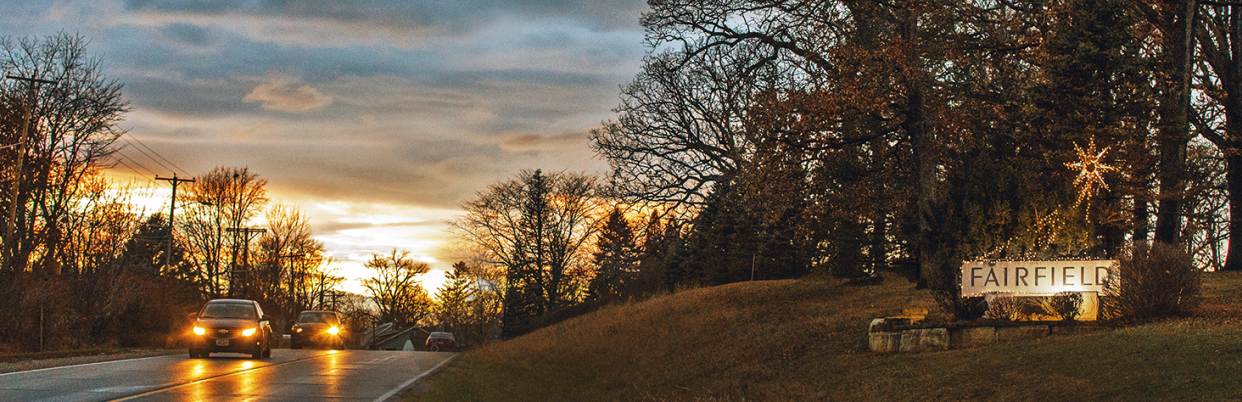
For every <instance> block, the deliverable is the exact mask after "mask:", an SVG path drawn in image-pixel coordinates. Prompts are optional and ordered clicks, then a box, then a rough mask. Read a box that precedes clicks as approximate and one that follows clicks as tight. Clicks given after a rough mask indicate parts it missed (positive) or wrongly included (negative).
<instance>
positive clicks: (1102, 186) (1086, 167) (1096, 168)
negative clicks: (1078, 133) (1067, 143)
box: [1065, 137, 1117, 208]
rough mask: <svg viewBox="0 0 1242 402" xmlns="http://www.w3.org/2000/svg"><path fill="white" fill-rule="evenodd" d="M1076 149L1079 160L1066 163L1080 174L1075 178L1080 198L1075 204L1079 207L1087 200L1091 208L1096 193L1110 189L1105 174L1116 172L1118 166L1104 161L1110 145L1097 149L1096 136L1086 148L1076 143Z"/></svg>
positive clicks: (1066, 165)
mask: <svg viewBox="0 0 1242 402" xmlns="http://www.w3.org/2000/svg"><path fill="white" fill-rule="evenodd" d="M1074 151H1075V152H1077V153H1078V160H1076V161H1074V162H1069V163H1066V164H1065V167H1067V168H1070V169H1071V170H1074V171H1077V172H1078V176H1077V177H1075V178H1074V187H1076V188H1078V199H1077V200H1076V201H1074V206H1075V207H1077V206H1079V205H1081V204H1082V203H1083V201H1086V203H1087V208H1091V200H1092V199H1093V198H1094V197H1095V195H1096V193H1098V192H1100V190H1108V183H1106V182H1105V181H1104V175H1105V174H1108V173H1110V172H1116V171H1117V168H1116V167H1114V166H1109V165H1108V164H1106V163H1104V155H1106V154H1108V147H1104V149H1100V150H1097V149H1096V146H1095V138H1094V137H1093V138H1091V140H1090V142H1088V143H1087V148H1086V149H1083V148H1082V147H1080V146H1078V143H1074Z"/></svg>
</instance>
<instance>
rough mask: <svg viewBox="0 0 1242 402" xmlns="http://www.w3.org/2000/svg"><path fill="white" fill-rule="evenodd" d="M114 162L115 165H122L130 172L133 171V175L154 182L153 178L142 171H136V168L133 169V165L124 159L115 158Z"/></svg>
mask: <svg viewBox="0 0 1242 402" xmlns="http://www.w3.org/2000/svg"><path fill="white" fill-rule="evenodd" d="M116 164H117V165H121V166H124V167H125V168H126V169H128V170H129V171H130V172H131V173H133V174H134V175H136V176H138V177H141V178H143V179H144V180H146V181H148V182H151V183H152V184H156V183H155V180H151V178H150V177H148V176H147V175H145V174H142V173H140V172H138V169H134V167H133V166H130V165H129V164H128V163H125V161H124V160H121V159H117V160H116ZM114 166H115V165H114Z"/></svg>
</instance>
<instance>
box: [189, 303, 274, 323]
mask: <svg viewBox="0 0 1242 402" xmlns="http://www.w3.org/2000/svg"><path fill="white" fill-rule="evenodd" d="M199 317H201V318H241V319H247V320H253V319H257V318H259V317H258V314H256V312H255V311H254V306H253V305H250V304H243V303H207V306H205V307H203V313H202V314H199Z"/></svg>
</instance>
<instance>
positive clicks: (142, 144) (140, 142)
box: [125, 131, 190, 175]
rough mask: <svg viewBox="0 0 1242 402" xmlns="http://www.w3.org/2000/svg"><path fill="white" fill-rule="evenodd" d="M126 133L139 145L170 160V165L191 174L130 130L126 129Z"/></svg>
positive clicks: (164, 159)
mask: <svg viewBox="0 0 1242 402" xmlns="http://www.w3.org/2000/svg"><path fill="white" fill-rule="evenodd" d="M125 135H128V136H129V138H131V139H133V140H134V141H136V142H138V145H139V146H142V147H143V148H146V149H147V150H148V151H151V153H154V154H155V156H158V157H159V158H160V159H162V160H163V161H164V162H168V164H169V165H172V167H174V168H177V170H180V171H181V173H185V174H187V175H188V174H190V172H188V171H186V170H185V169H182V168H181V166H178V165H177V164H176V163H173V161H172V160H170V159H168V158H165V157H164V155H163V154H161V153H159V152H156V151H155V149H153V148H151V147H150V146H147V143H145V142H142V140H140V139H138V137H135V136H134V135H133V134H131V133H130V132H128V131H126V132H125Z"/></svg>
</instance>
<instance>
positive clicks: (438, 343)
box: [427, 332, 457, 352]
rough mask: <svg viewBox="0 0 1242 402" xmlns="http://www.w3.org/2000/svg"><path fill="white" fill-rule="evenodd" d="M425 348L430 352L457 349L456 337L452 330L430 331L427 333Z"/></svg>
mask: <svg viewBox="0 0 1242 402" xmlns="http://www.w3.org/2000/svg"><path fill="white" fill-rule="evenodd" d="M427 350H430V351H432V352H440V351H455V350H457V339H456V338H454V337H453V333H452V332H432V333H431V335H427Z"/></svg>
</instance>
